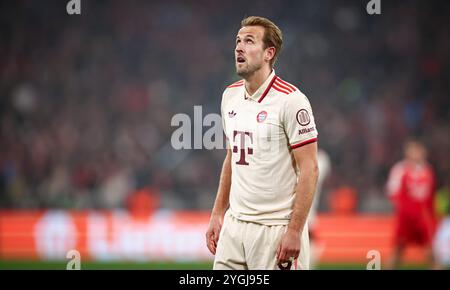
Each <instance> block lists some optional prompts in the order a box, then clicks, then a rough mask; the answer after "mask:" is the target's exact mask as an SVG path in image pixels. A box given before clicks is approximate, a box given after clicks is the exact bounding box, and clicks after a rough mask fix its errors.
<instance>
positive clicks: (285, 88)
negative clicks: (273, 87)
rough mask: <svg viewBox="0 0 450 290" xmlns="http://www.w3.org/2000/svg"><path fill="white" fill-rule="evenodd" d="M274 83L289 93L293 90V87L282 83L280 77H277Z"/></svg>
mask: <svg viewBox="0 0 450 290" xmlns="http://www.w3.org/2000/svg"><path fill="white" fill-rule="evenodd" d="M275 84H277V85H278V86H279V87H280V88H282V89H284V90H286V91H288V92H289V93H292V92H293V91H295V89H294V90H293V89H291V88H289V87H288V86H286V85H284V84H283V83H282V82H281V81H280V78H277V80H276V81H275Z"/></svg>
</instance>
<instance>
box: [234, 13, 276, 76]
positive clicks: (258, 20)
mask: <svg viewBox="0 0 450 290" xmlns="http://www.w3.org/2000/svg"><path fill="white" fill-rule="evenodd" d="M244 26H261V27H263V28H264V37H263V42H264V49H266V48H268V47H272V46H273V47H275V55H274V56H273V58H272V59H271V60H270V66H271V67H273V65H274V64H275V62H276V60H277V58H278V55H279V54H280V52H281V48H282V47H283V33H282V32H281V30H280V28H278V26H276V25H275V23H273V22H272V21H270V20H269V19H267V18H264V17H260V16H249V17H247V18H244V19H243V20H242V21H241V28H242V27H244Z"/></svg>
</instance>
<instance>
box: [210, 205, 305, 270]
mask: <svg viewBox="0 0 450 290" xmlns="http://www.w3.org/2000/svg"><path fill="white" fill-rule="evenodd" d="M286 229H287V225H276V226H268V225H262V224H257V223H252V222H246V221H241V220H238V219H236V218H235V217H233V216H232V215H231V214H229V212H227V213H226V214H225V219H224V222H223V225H222V230H221V231H220V237H219V242H218V244H217V249H216V256H215V259H214V266H213V269H214V270H279V267H278V261H277V257H276V252H277V248H278V245H279V243H280V242H281V237H282V235H283V234H284V233H285V232H286ZM300 239H301V241H300V242H301V243H300V255H299V257H298V259H297V260H295V261H294V262H293V263H292V266H291V270H297V269H298V270H308V269H309V236H308V225H307V224H305V228H304V230H303V233H302V234H301V235H300Z"/></svg>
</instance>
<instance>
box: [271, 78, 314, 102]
mask: <svg viewBox="0 0 450 290" xmlns="http://www.w3.org/2000/svg"><path fill="white" fill-rule="evenodd" d="M272 88H273V89H274V91H275V92H276V94H277V95H276V96H277V99H280V100H281V102H282V103H283V104H284V106H285V107H291V106H294V107H296V106H298V105H301V106H305V105H306V106H308V107H309V106H311V105H310V102H309V99H308V97H307V96H306V95H305V94H304V93H303V92H302V91H301V90H300V89H299V88H298V87H297V86H295V85H293V84H291V83H289V82H287V81H284V80H283V79H281V78H280V77H278V76H277V77H276V79H275V81H274V82H273V85H272Z"/></svg>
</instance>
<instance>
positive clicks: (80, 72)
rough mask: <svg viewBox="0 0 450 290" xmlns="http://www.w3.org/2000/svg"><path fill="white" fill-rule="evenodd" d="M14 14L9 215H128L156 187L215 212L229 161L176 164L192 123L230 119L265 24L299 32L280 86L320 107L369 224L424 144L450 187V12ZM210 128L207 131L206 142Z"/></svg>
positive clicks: (255, 9) (140, 8)
mask: <svg viewBox="0 0 450 290" xmlns="http://www.w3.org/2000/svg"><path fill="white" fill-rule="evenodd" d="M65 5H66V2H65V1H56V0H45V1H23V0H21V1H19V0H17V1H1V2H0V118H1V127H0V207H1V208H46V207H55V208H116V207H124V206H125V204H126V200H127V199H128V198H129V197H130V196H131V195H132V194H133V193H134V192H136V191H139V190H140V189H142V188H147V189H149V192H151V193H152V194H155V195H158V196H159V197H160V198H161V204H160V205H161V206H162V207H166V208H188V209H207V208H210V207H211V206H212V204H213V200H214V197H215V193H216V190H217V185H218V180H219V174H220V169H221V165H222V161H223V158H224V156H225V152H224V150H205V149H204V150H181V151H176V150H174V149H172V147H171V144H170V138H171V134H172V132H173V131H174V130H175V129H176V128H174V127H172V126H170V122H171V118H172V117H173V115H174V114H177V113H186V114H188V115H191V116H192V115H193V106H194V105H201V106H202V108H203V115H206V114H207V113H220V99H221V94H222V91H223V89H224V88H225V87H226V85H227V84H229V83H232V82H234V81H236V80H237V79H238V76H236V75H235V72H234V55H233V49H234V39H235V34H236V32H237V30H238V29H239V25H240V20H241V19H242V18H244V17H245V16H249V15H261V16H266V17H268V18H270V19H272V20H273V21H274V22H275V23H277V24H278V25H279V26H280V27H281V29H282V30H283V32H284V39H285V43H284V48H283V51H282V54H281V57H280V59H279V61H278V63H277V64H276V67H275V69H276V71H277V73H278V74H279V75H281V76H282V77H283V78H284V79H286V80H288V81H290V82H291V83H294V84H296V85H297V87H299V88H300V90H302V91H303V92H304V93H305V94H306V95H307V96H308V97H309V99H310V102H311V104H312V106H313V110H314V113H315V118H316V120H317V125H318V130H319V147H321V148H322V149H324V150H325V151H327V152H328V154H329V156H330V159H331V164H332V171H331V175H330V177H329V178H328V179H327V181H326V183H325V186H324V191H325V194H322V197H323V198H324V200H323V201H322V203H321V208H322V209H324V210H326V198H327V194H326V193H327V192H331V191H333V190H334V189H336V188H339V187H342V186H350V187H352V188H353V189H354V190H355V191H356V192H357V193H358V209H359V210H360V211H385V210H387V208H386V202H385V196H384V185H385V181H386V176H387V173H388V170H389V168H390V167H391V166H392V164H393V163H394V162H396V161H398V160H399V159H400V158H401V156H402V144H403V142H404V141H405V139H406V138H408V137H410V136H420V137H421V138H422V139H423V140H424V141H425V142H426V144H427V146H428V148H429V150H430V161H431V162H432V164H433V165H434V166H435V169H436V171H437V173H438V184H439V186H444V185H447V186H448V179H449V177H450V168H449V165H450V162H449V153H448V152H449V148H450V134H449V133H450V127H449V109H448V106H449V103H450V102H449V100H450V98H449V97H450V95H449V93H450V87H449V86H450V79H449V76H450V72H449V68H450V67H449V56H450V54H449V51H450V41H449V36H450V31H449V30H450V23H449V22H450V9H449V8H450V5H449V3H448V2H444V1H416V0H411V1H384V2H383V6H382V14H381V15H373V16H370V15H367V13H366V10H365V9H366V7H365V5H366V3H365V2H364V1H362V2H361V1H335V0H320V1H314V0H309V1H206V0H202V1H170V0H169V1H143V0H142V1H138V0H131V1H119V0H117V1H114V0H108V1H84V0H82V14H81V15H73V16H69V15H68V14H67V13H66V12H65V11H66V10H65ZM207 129H208V128H205V129H204V130H205V131H206V130H207Z"/></svg>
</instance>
